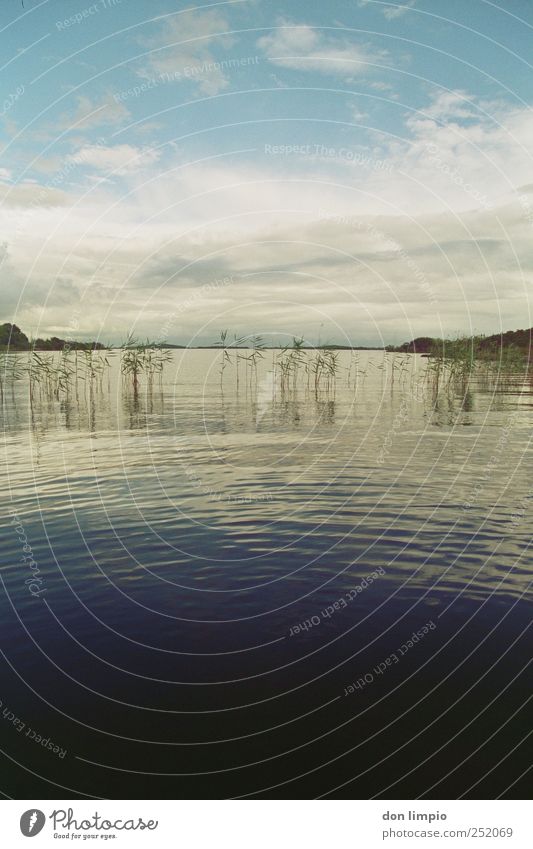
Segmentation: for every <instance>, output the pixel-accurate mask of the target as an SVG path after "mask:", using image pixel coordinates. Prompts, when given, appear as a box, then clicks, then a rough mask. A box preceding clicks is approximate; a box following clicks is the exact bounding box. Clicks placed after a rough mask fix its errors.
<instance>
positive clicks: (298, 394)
mask: <svg viewBox="0 0 533 849" xmlns="http://www.w3.org/2000/svg"><path fill="white" fill-rule="evenodd" d="M219 356H220V355H218V354H216V353H215V352H213V351H207V352H201V351H187V352H185V353H179V354H176V355H175V357H174V362H173V364H170V365H169V366H167V369H166V371H165V376H164V381H163V383H162V384H161V385H160V384H159V382H158V381H156V382H155V383H154V385H153V387H152V388H151V389H150V390H148V388H147V386H146V385H145V384H143V383H142V381H141V386H140V388H139V391H138V392H137V393H135V392H134V391H133V389H132V387H131V386H130V385H127V384H124V383H123V381H121V379H120V377H119V375H118V368H117V366H116V364H115V366H114V368H113V373H112V374H111V376H110V378H109V382H108V378H107V377H106V378H105V380H104V381H103V382H102V384H101V385H95V387H94V388H93V390H92V391H89V389H88V388H87V386H85V387H84V388H83V389H81V390H80V391H79V392H78V397H76V394H75V392H74V391H73V390H72V391H71V392H70V393H69V395H68V397H61V399H55V398H50V397H47V395H46V393H43V394H42V395H41V396H38V395H37V396H36V397H34V399H33V403H32V404H31V405H30V404H29V400H28V387H27V385H26V384H25V383H24V381H22V382H19V383H16V384H15V386H14V387H13V388H12V389H11V388H8V387H6V388H5V390H4V409H3V430H4V435H5V457H4V463H5V467H4V472H5V482H4V485H3V489H4V495H5V497H4V509H3V511H2V540H3V547H2V581H3V583H2V602H1V603H2V615H1V619H0V622H1V625H0V629H1V631H0V647H1V655H0V665H1V669H2V678H1V682H2V683H1V690H0V700H1V702H2V705H1V710H2V711H3V714H2V717H1V718H2V722H1V723H0V733H1V747H2V755H1V758H2V766H3V776H4V778H3V785H2V786H3V788H4V792H5V793H6V795H8V796H12V797H15V798H32V797H35V798H58V797H59V798H65V797H91V796H94V797H106V798H107V797H109V798H151V797H153V798H209V797H215V798H226V797H241V796H246V797H257V798H267V797H281V798H287V797H288V798H291V797H292V798H310V797H313V798H314V797H317V796H328V797H333V798H342V797H355V798H369V797H374V796H376V797H383V798H385V797H389V798H417V797H423V798H458V797H465V798H487V797H489V798H492V797H496V796H502V797H507V798H523V797H524V796H526V795H529V790H528V788H529V786H530V773H528V767H529V765H530V763H531V758H530V750H528V741H527V739H526V737H527V735H528V733H529V729H530V725H531V705H530V702H529V699H530V696H531V674H530V668H529V667H528V664H529V662H530V658H531V636H530V631H529V630H528V628H529V626H530V623H531V609H532V608H531V594H530V591H529V587H530V577H531V559H530V551H529V547H530V544H531V539H532V532H533V510H532V506H533V502H532V496H533V488H532V487H533V485H532V483H531V471H530V470H531V462H530V461H531V448H530V439H531V424H532V421H533V408H532V397H533V396H532V394H531V389H530V386H529V385H528V384H523V383H522V382H520V381H515V383H514V384H513V383H510V382H508V383H505V384H503V385H498V386H495V385H493V384H488V383H483V382H479V383H478V384H475V385H472V386H471V387H470V391H469V392H468V393H467V394H466V395H465V393H464V391H458V389H457V387H455V388H454V389H453V390H452V389H450V390H449V391H445V392H441V393H440V394H439V395H435V393H434V392H433V391H432V388H431V384H430V382H428V380H427V377H426V376H425V372H424V369H425V368H426V362H425V361H424V360H422V359H419V358H416V357H410V356H407V357H404V358H399V357H396V358H395V357H393V356H392V355H386V356H384V355H382V354H381V353H379V352H373V353H371V354H363V353H360V354H359V355H358V361H357V362H355V360H354V358H353V357H350V355H349V354H344V355H342V356H341V363H340V366H341V367H340V368H339V372H338V375H337V378H336V380H335V381H334V385H332V386H330V387H329V390H324V391H321V392H319V393H317V394H315V392H314V391H313V388H312V386H310V387H308V385H307V382H306V377H305V374H304V373H303V371H302V374H301V375H299V377H298V381H297V386H296V387H293V386H291V387H290V389H289V390H288V391H285V392H283V393H282V392H281V391H280V388H279V385H278V375H277V373H273V368H272V362H271V358H272V352H267V354H266V356H265V360H264V361H263V362H262V363H261V365H260V368H259V370H258V373H257V375H254V374H253V372H252V370H251V369H248V371H245V366H244V365H243V364H241V366H240V375H239V386H238V387H237V385H236V373H235V366H234V364H233V365H232V366H230V367H229V368H227V369H226V370H225V373H224V378H223V381H222V384H221V382H220V377H219V373H218V368H219V366H218V359H219ZM348 367H350V372H349V373H348V372H347V369H348ZM24 545H25V546H26V550H24ZM413 634H415V636H413ZM49 744H50V745H49ZM55 749H56V750H57V751H55Z"/></svg>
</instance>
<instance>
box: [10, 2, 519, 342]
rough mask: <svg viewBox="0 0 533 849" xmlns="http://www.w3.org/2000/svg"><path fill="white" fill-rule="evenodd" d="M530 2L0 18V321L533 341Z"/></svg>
mask: <svg viewBox="0 0 533 849" xmlns="http://www.w3.org/2000/svg"><path fill="white" fill-rule="evenodd" d="M532 43H533V5H532V4H531V2H530V0H506V2H505V3H503V2H502V3H500V4H498V3H494V2H489V0H468V2H464V0H397V2H378V0H333V2H328V3H324V2H323V0H307V2H306V3H305V4H304V3H302V2H301V1H300V0H298V2H296V0H285V2H283V0H268V1H267V0H230V1H229V2H219V3H209V4H205V5H196V6H189V5H187V4H186V3H181V2H170V0H96V2H94V3H89V2H87V0H24V5H23V3H22V0H2V3H1V5H0V66H1V73H0V148H1V155H0V199H1V203H0V322H3V321H12V322H14V323H16V324H17V325H18V326H20V327H21V328H22V329H23V330H24V331H25V332H26V333H27V334H28V335H31V336H34V337H37V336H41V337H43V336H44V337H46V336H50V335H58V336H62V337H63V338H68V339H73V340H75V339H99V340H101V341H104V342H109V343H120V342H121V341H123V340H124V339H125V338H126V337H127V336H128V335H130V334H133V335H134V336H136V337H137V338H142V339H145V338H150V339H152V340H155V341H160V342H162V341H169V342H173V343H175V344H209V343H210V342H213V341H214V340H216V339H217V338H218V337H219V335H220V332H221V330H223V329H226V328H227V329H228V331H229V336H230V338H231V337H232V336H233V334H236V335H238V336H245V335H247V334H261V335H263V336H264V337H265V338H266V339H267V340H268V341H272V342H274V341H276V342H281V343H286V342H287V341H290V340H291V339H292V338H293V337H294V336H296V337H300V336H301V337H303V338H304V339H305V340H306V341H307V342H308V343H310V344H315V343H317V342H319V341H321V342H322V343H324V342H327V341H330V342H336V343H341V344H360V345H383V344H397V343H401V342H403V341H406V340H408V339H412V338H414V337H415V336H419V335H434V336H448V335H456V334H458V333H469V334H470V333H487V334H489V333H497V332H499V331H501V330H507V329H517V328H526V327H530V326H532V325H533V320H532V317H531V312H530V306H531V296H530V293H531V280H532V276H533V111H532V109H531V103H532V100H533V66H532V64H531V63H530V61H529V60H531V61H533V54H532V52H531V44H532Z"/></svg>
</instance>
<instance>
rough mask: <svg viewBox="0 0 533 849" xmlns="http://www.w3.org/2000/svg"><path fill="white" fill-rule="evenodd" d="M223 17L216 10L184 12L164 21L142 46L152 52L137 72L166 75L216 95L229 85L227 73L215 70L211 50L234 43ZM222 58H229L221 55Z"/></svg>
mask: <svg viewBox="0 0 533 849" xmlns="http://www.w3.org/2000/svg"><path fill="white" fill-rule="evenodd" d="M228 29H230V27H229V25H228V23H227V20H226V18H225V17H224V16H223V15H222V14H221V13H220V12H218V11H216V10H211V11H208V12H201V11H196V10H190V11H186V12H185V13H182V14H179V15H177V16H176V17H174V18H171V19H167V20H166V21H165V22H164V24H162V25H161V26H160V28H159V31H158V33H157V34H156V35H155V36H153V37H152V38H148V39H146V38H143V40H142V44H143V45H144V46H145V47H148V48H150V49H151V50H152V52H151V54H150V55H149V56H148V57H147V59H148V63H147V64H145V65H144V66H143V67H142V68H141V69H140V71H139V75H140V76H142V77H148V78H152V77H154V75H159V74H169V75H175V77H176V78H179V79H181V78H183V79H186V80H189V81H192V82H193V83H195V84H196V85H197V86H198V88H199V90H200V91H201V92H202V93H203V94H206V95H216V94H218V93H219V92H220V91H223V90H224V89H225V88H227V87H228V86H229V84H230V81H229V78H228V76H227V74H225V73H224V71H223V69H222V68H220V67H217V65H219V64H220V62H219V61H218V62H217V60H216V58H215V56H214V54H213V52H212V50H213V48H217V50H219V51H220V50H224V51H227V50H228V49H229V48H230V47H232V46H233V44H234V43H235V39H234V38H233V37H232V36H230V35H223V34H221V33H224V32H226V31H227V30H228ZM222 58H224V59H225V58H231V57H230V56H228V55H227V53H226V52H224V56H223V57H222Z"/></svg>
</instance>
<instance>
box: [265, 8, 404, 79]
mask: <svg viewBox="0 0 533 849" xmlns="http://www.w3.org/2000/svg"><path fill="white" fill-rule="evenodd" d="M257 46H258V48H259V49H260V50H262V51H263V52H264V53H265V54H266V55H267V57H268V59H269V61H270V62H272V63H273V64H274V65H278V66H279V67H283V68H290V69H293V70H298V71H319V72H320V73H323V74H331V75H335V76H341V77H345V78H347V79H348V80H349V79H352V78H355V77H357V76H360V75H361V74H365V73H368V71H369V70H373V69H374V65H375V64H376V63H380V62H384V61H386V60H387V58H388V54H387V53H386V51H384V50H379V49H376V48H375V47H372V46H371V45H367V44H360V43H357V42H355V41H350V40H349V39H346V38H340V37H337V36H327V35H323V34H322V33H321V32H320V30H318V29H315V28H314V27H310V26H308V25H304V24H297V23H295V22H291V21H289V20H287V19H280V21H279V22H278V26H277V27H276V29H275V30H273V31H272V33H270V34H269V35H264V36H262V37H261V38H260V39H259V40H258V42H257Z"/></svg>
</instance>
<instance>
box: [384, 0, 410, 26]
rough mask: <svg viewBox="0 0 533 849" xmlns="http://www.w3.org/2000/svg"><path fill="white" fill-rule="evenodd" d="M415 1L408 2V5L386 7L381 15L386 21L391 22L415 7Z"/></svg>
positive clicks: (400, 4)
mask: <svg viewBox="0 0 533 849" xmlns="http://www.w3.org/2000/svg"><path fill="white" fill-rule="evenodd" d="M415 3H416V0H409V2H408V3H399V4H398V5H397V6H386V7H385V8H384V9H383V15H384V16H385V17H386V18H387V20H388V21H392V20H394V19H395V18H399V17H401V16H402V15H405V13H406V12H408V11H409V9H412V8H413V6H414V5H415Z"/></svg>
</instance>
